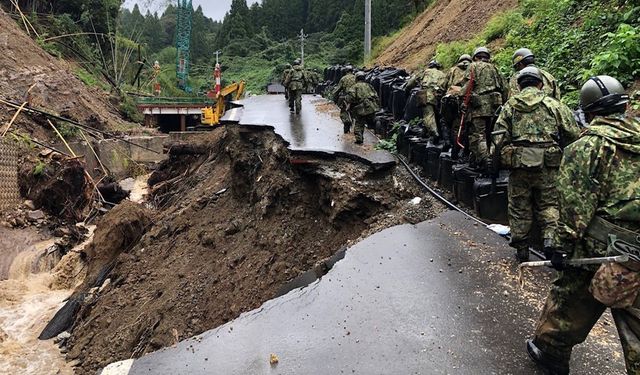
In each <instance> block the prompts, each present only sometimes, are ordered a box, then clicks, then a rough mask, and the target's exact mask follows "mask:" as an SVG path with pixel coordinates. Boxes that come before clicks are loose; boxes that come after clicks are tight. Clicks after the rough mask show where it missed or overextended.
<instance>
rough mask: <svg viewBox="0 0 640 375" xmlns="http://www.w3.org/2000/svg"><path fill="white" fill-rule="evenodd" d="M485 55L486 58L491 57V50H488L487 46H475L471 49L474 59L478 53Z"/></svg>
mask: <svg viewBox="0 0 640 375" xmlns="http://www.w3.org/2000/svg"><path fill="white" fill-rule="evenodd" d="M481 54H484V55H487V57H488V58H491V52H489V49H488V48H487V47H478V48H476V50H475V51H473V58H474V59H475V58H476V57H478V55H481Z"/></svg>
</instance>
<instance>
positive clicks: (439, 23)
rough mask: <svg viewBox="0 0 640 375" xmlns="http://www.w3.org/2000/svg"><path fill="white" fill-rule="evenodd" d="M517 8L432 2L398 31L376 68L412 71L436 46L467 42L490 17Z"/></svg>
mask: <svg viewBox="0 0 640 375" xmlns="http://www.w3.org/2000/svg"><path fill="white" fill-rule="evenodd" d="M517 5H518V1H517V0H506V1H501V0H442V1H436V2H435V3H434V4H433V5H432V6H431V7H429V8H428V9H427V10H425V11H424V12H423V13H422V14H421V15H419V16H418V17H417V18H416V19H415V20H414V21H413V22H412V23H411V24H410V25H409V26H407V27H405V28H404V29H403V30H402V33H400V34H399V36H398V38H397V39H396V40H394V41H393V43H391V44H390V45H389V46H388V47H387V48H386V49H385V50H384V51H383V52H382V53H381V54H380V55H379V56H378V58H376V64H377V65H381V66H396V67H401V68H405V69H410V70H413V69H416V68H418V67H419V66H421V65H425V64H426V63H427V62H428V61H429V60H430V59H431V58H432V57H433V54H434V53H435V50H436V47H437V46H438V44H439V43H447V42H452V41H456V40H466V39H470V38H472V37H473V36H474V35H476V34H478V33H479V32H481V31H482V29H483V28H484V26H485V24H486V23H487V22H488V21H489V20H490V19H491V17H492V16H493V15H495V14H498V13H500V12H503V11H505V10H508V9H513V8H515V7H516V6H517ZM470 52H471V51H470Z"/></svg>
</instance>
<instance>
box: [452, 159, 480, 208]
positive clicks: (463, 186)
mask: <svg viewBox="0 0 640 375" xmlns="http://www.w3.org/2000/svg"><path fill="white" fill-rule="evenodd" d="M476 177H478V172H476V171H475V170H473V169H471V168H469V165H468V164H457V165H454V166H453V181H454V182H453V183H454V192H455V196H456V200H457V201H458V202H461V203H463V204H464V205H466V206H467V207H469V208H473V201H474V193H473V184H474V183H475V180H476Z"/></svg>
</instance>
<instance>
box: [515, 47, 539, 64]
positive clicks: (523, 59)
mask: <svg viewBox="0 0 640 375" xmlns="http://www.w3.org/2000/svg"><path fill="white" fill-rule="evenodd" d="M511 61H513V66H514V67H515V66H516V65H518V64H520V63H524V64H527V65H529V64H533V63H534V61H535V56H534V54H533V52H531V50H530V49H528V48H520V49H519V50H517V51H516V52H514V53H513V57H511Z"/></svg>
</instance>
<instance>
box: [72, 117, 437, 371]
mask: <svg viewBox="0 0 640 375" xmlns="http://www.w3.org/2000/svg"><path fill="white" fill-rule="evenodd" d="M308 158H309V156H306V157H305V156H295V157H292V156H291V155H290V154H289V151H288V150H287V149H286V147H285V145H284V143H283V141H282V139H281V138H279V137H278V136H276V135H275V134H274V133H273V132H272V131H271V130H262V131H261V130H253V131H246V130H245V131H242V130H240V129H238V128H228V129H226V130H225V129H217V130H216V131H214V132H212V133H211V134H210V135H208V136H206V137H205V136H203V139H202V143H201V144H199V145H194V144H188V145H184V144H183V145H179V146H174V147H173V148H172V152H171V158H170V159H169V160H168V161H167V162H166V163H165V164H164V165H163V166H161V168H160V169H159V171H157V172H156V173H155V174H154V176H152V178H151V179H150V181H151V184H153V192H152V195H153V200H154V202H155V204H156V205H157V207H158V212H157V214H156V217H155V218H154V220H153V221H154V226H153V228H151V229H150V231H149V232H148V233H147V234H146V235H145V236H144V237H143V238H142V239H141V241H140V243H138V245H137V246H136V247H135V248H133V249H132V250H131V251H128V252H125V253H123V254H121V255H120V256H119V257H118V259H117V262H116V265H115V268H114V270H113V272H112V273H111V275H110V286H109V287H107V288H106V289H105V290H104V291H103V292H102V293H100V294H99V295H98V296H97V300H96V302H94V303H92V304H91V305H87V306H84V307H83V309H82V311H81V313H80V317H79V319H78V321H76V324H75V327H74V329H73V332H72V340H71V345H70V347H69V354H68V359H78V360H79V361H81V362H82V365H81V367H80V368H79V370H78V372H79V374H95V371H96V370H97V369H98V368H100V367H102V366H104V365H106V364H108V363H110V362H113V361H116V360H122V359H128V358H130V357H132V356H134V357H138V356H141V355H142V354H144V353H148V352H151V351H155V350H157V349H159V348H162V347H166V346H170V345H173V344H174V343H175V342H177V341H178V340H182V339H185V338H187V337H191V336H193V335H196V334H199V333H201V332H204V331H206V330H208V329H211V328H214V327H217V326H219V325H221V324H223V323H225V322H227V321H229V320H232V319H234V318H235V317H237V316H239V315H240V314H241V313H243V312H246V311H249V310H253V309H255V308H257V307H259V306H260V305H261V304H262V303H264V302H265V301H267V300H269V299H271V298H273V297H274V296H276V295H278V293H279V292H281V288H283V286H285V285H286V284H287V283H288V282H289V281H290V280H292V279H294V278H296V277H297V276H299V275H300V274H302V273H304V272H306V271H308V270H311V269H314V270H317V272H319V273H321V272H322V270H320V268H322V267H323V266H322V261H323V260H325V259H327V258H329V257H331V256H332V255H334V253H336V252H337V251H339V250H341V249H343V248H345V247H346V246H348V245H349V244H352V243H353V242H354V241H355V240H357V239H358V238H361V237H362V236H365V235H368V234H371V233H375V232H377V231H378V230H379V229H381V228H385V227H388V226H391V225H395V224H399V223H406V222H412V223H417V222H418V221H421V220H424V219H428V218H430V217H432V216H433V215H434V214H435V213H436V212H438V211H439V210H441V208H440V206H439V205H437V204H435V203H432V201H431V200H430V198H427V197H423V200H422V202H421V203H419V204H418V205H412V204H411V203H410V200H411V199H412V198H413V197H415V196H422V194H421V193H420V192H419V191H417V190H416V189H417V188H416V187H415V184H413V183H412V182H411V181H410V180H409V177H408V176H407V175H406V174H404V173H403V172H404V170H401V169H394V168H391V169H388V170H386V171H373V170H370V169H369V167H368V166H365V165H363V164H359V163H356V162H353V161H349V160H345V159H330V160H326V159H311V160H310V159H308Z"/></svg>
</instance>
